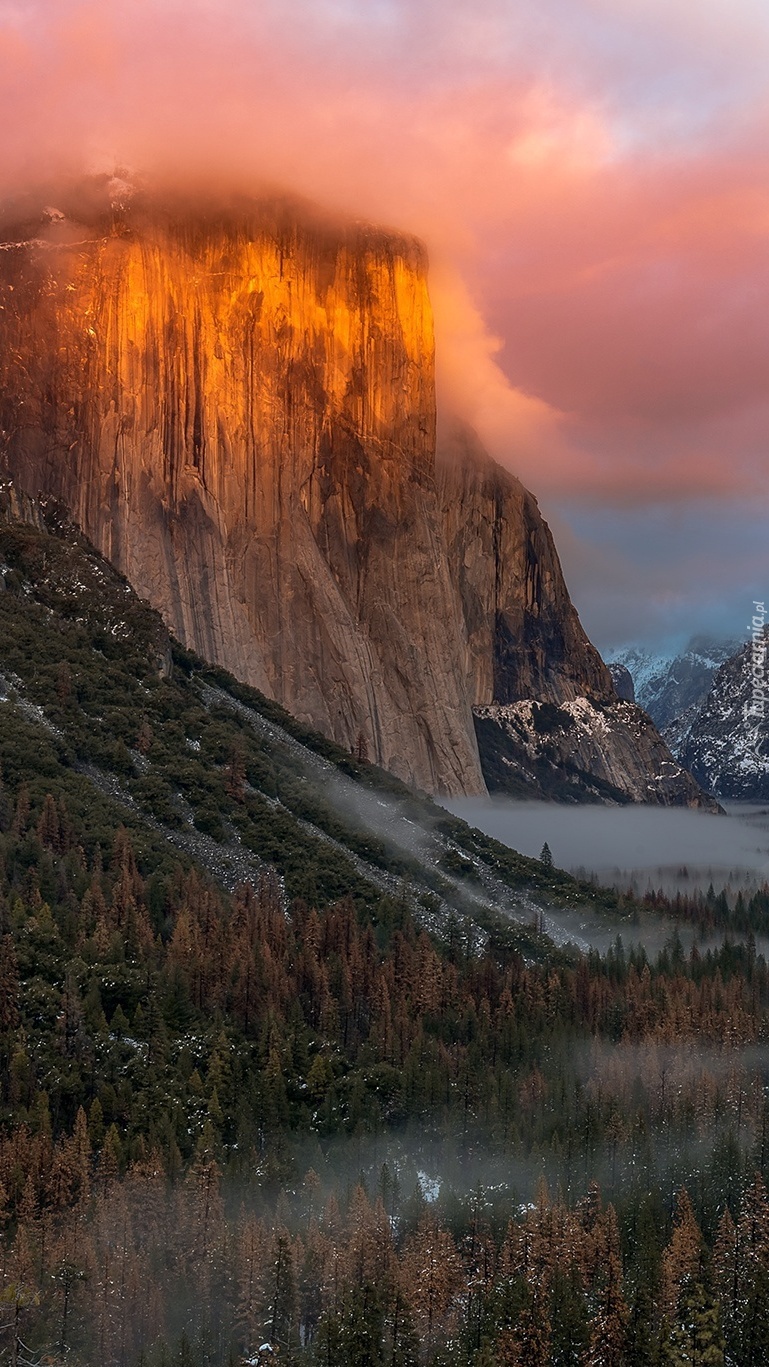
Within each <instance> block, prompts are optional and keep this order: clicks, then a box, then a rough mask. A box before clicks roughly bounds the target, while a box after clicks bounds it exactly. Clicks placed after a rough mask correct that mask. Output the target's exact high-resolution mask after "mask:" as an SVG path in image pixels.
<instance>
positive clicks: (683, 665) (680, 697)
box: [608, 636, 739, 755]
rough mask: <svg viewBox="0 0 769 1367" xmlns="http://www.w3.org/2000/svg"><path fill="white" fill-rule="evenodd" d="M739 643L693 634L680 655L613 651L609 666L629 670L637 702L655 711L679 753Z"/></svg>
mask: <svg viewBox="0 0 769 1367" xmlns="http://www.w3.org/2000/svg"><path fill="white" fill-rule="evenodd" d="M738 645H739V642H738V641H736V640H719V639H718V638H716V637H712V636H693V637H692V638H691V640H690V641H689V643H688V645H687V646H686V648H685V650H683V651H682V652H681V653H680V654H679V655H665V654H658V653H655V652H653V651H649V650H645V649H644V648H643V647H642V646H629V647H627V648H625V649H623V650H619V651H615V652H612V653H611V654H610V655H609V657H608V665H609V669H610V670H611V671H612V675H613V676H614V674H615V672H616V671H619V670H620V669H625V670H626V671H627V672H628V673H629V674H630V677H631V679H632V682H633V686H634V689H635V701H636V702H637V703H638V704H639V705H640V706H641V707H643V709H644V711H646V712H648V713H649V716H650V717H651V719H652V721H653V722H654V723H655V724H656V726H657V727H658V728H659V730H660V731H661V732H662V734H663V736H664V738H665V740H666V741H667V743H668V745H669V746H670V748H671V750H672V751H673V753H674V754H675V755H678V754H679V750H680V746H681V742H682V739H683V736H684V735H685V734H686V732H687V731H688V728H689V726H690V725H691V722H692V720H693V718H694V716H695V715H696V713H697V711H698V710H699V708H700V707H701V705H702V703H703V702H704V700H705V698H706V697H707V695H708V691H709V689H710V686H711V684H712V682H713V680H714V678H715V676H716V673H717V671H718V670H719V669H720V667H721V665H722V664H724V662H725V661H726V660H728V659H729V657H730V656H731V655H732V654H733V653H734V651H735V650H736V649H737V647H738Z"/></svg>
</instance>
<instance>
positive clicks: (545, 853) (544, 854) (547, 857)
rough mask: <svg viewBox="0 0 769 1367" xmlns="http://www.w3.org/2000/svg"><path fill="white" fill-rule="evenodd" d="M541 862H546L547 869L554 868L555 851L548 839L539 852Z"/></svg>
mask: <svg viewBox="0 0 769 1367" xmlns="http://www.w3.org/2000/svg"><path fill="white" fill-rule="evenodd" d="M539 862H540V864H544V866H545V868H546V869H552V867H553V853H552V850H551V849H550V846H549V845H548V843H547V841H545V843H544V845H543V846H542V849H541V850H540V852H539Z"/></svg>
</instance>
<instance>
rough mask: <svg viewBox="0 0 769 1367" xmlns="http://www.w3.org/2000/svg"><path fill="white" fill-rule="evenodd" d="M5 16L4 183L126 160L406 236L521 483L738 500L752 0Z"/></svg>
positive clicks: (751, 348) (29, 10)
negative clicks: (274, 192) (357, 218)
mask: <svg viewBox="0 0 769 1367" xmlns="http://www.w3.org/2000/svg"><path fill="white" fill-rule="evenodd" d="M3 15H4V17H3V18H2V19H0V90H1V91H2V92H3V93H2V96H0V119H2V122H3V127H4V130H5V131H4V139H3V144H4V145H3V153H2V160H1V161H0V187H2V188H4V189H6V190H12V189H13V188H15V187H16V186H18V185H19V183H21V182H24V181H28V180H30V179H34V178H36V177H38V178H39V177H42V176H45V175H49V174H51V173H53V172H57V171H63V172H70V171H71V170H72V169H74V168H76V167H79V166H86V167H91V168H97V167H98V168H102V167H105V166H107V165H113V164H117V163H128V164H129V165H132V166H134V167H137V168H146V169H149V170H150V171H152V170H155V171H158V172H160V173H163V174H170V173H174V174H177V175H182V176H193V175H194V176H198V177H201V178H203V179H206V178H210V177H212V176H214V175H216V176H217V177H219V178H220V179H222V180H225V181H235V182H237V183H238V184H239V185H241V186H243V187H246V188H247V187H258V186H259V185H260V184H261V183H263V182H265V181H268V182H278V183H282V184H285V185H287V186H289V187H291V188H295V189H297V190H298V191H300V192H302V193H305V194H307V195H310V196H312V197H314V198H317V199H320V200H321V201H324V202H325V203H327V204H330V205H331V206H334V207H338V208H340V209H343V210H346V211H350V212H353V213H358V214H363V215H367V216H370V217H374V218H377V219H379V220H383V221H387V222H390V223H393V224H394V225H396V226H399V227H402V228H407V229H412V230H414V231H416V232H418V233H419V234H420V235H422V236H424V237H425V238H426V239H427V241H428V243H429V244H430V247H431V252H432V255H433V258H434V265H435V278H434V295H435V304H436V316H437V323H438V340H439V347H440V348H441V353H442V354H441V372H440V382H441V391H442V394H443V395H444V397H445V399H446V401H447V402H449V401H453V402H455V403H457V404H460V405H461V406H462V407H464V408H466V409H468V410H469V411H470V412H471V415H472V416H473V418H474V420H475V421H476V422H477V423H478V425H479V427H480V428H481V430H482V432H483V433H484V434H485V435H486V436H487V438H488V440H489V441H490V442H491V444H492V445H493V447H494V449H495V451H496V452H497V453H498V454H500V456H501V457H502V458H504V459H505V460H506V461H507V462H508V463H509V464H510V465H511V466H512V467H513V468H516V469H517V470H518V471H519V472H520V473H521V474H522V475H523V476H524V477H525V478H527V479H528V480H529V481H530V482H531V483H532V484H533V485H534V487H535V488H536V489H538V490H542V491H544V492H545V494H547V493H548V492H549V491H557V492H558V493H559V494H562V495H563V494H565V495H570V496H585V497H589V498H592V499H600V498H604V499H609V500H612V501H623V500H624V501H628V500H648V501H654V500H657V499H671V498H677V497H684V496H687V495H688V494H690V493H691V490H692V488H693V487H695V488H696V489H697V490H699V491H700V492H701V493H703V494H705V495H708V496H711V497H714V498H720V497H723V496H724V495H725V494H727V493H729V492H730V491H731V492H732V493H734V494H739V493H751V492H755V491H756V490H757V489H760V487H761V484H762V480H763V460H764V451H763V439H762V431H763V430H764V428H763V424H764V418H765V412H766V407H765V405H766V395H765V375H764V371H765V357H766V355H767V344H768V343H769V335H768V333H769V323H768V322H767V319H769V309H767V286H768V285H769V272H768V271H767V264H766V263H767V260H769V257H768V256H767V250H766V249H767V235H768V234H769V194H768V193H767V191H766V188H765V187H766V185H767V184H768V183H769V179H768V178H767V171H769V166H767V161H768V160H769V156H768V155H767V153H766V150H765V148H766V146H767V140H766V131H767V129H766V125H767V118H766V112H767V111H766V110H765V109H763V108H762V107H761V105H760V99H759V95H758V94H756V93H755V91H757V89H758V87H757V85H756V84H755V82H754V79H753V77H754V72H755V70H757V67H758V65H760V61H759V59H760V57H761V55H762V54H763V56H764V57H765V56H766V52H767V47H769V40H768V39H767V33H768V32H769V30H768V29H767V25H766V23H765V22H764V19H763V17H762V13H761V10H760V9H757V8H756V7H755V6H754V5H751V4H749V3H747V0H744V2H743V3H738V4H736V5H735V4H733V5H732V6H731V7H730V9H729V11H728V15H727V11H726V10H725V9H724V7H723V5H722V4H721V3H720V0H707V3H706V4H704V6H697V7H696V8H695V7H693V6H692V5H690V4H688V3H683V2H681V3H678V4H677V5H673V6H671V5H669V4H666V5H665V6H663V5H662V4H661V3H659V4H657V3H656V0H655V3H653V4H649V3H648V0H643V3H641V0H623V3H622V4H621V5H620V4H614V3H612V5H611V6H610V5H609V3H608V0H578V3H577V4H574V3H570V4H567V3H563V0H561V2H560V3H559V0H549V3H543V4H542V5H541V6H536V7H534V6H526V5H523V4H522V5H521V6H514V5H513V6H511V5H510V4H509V3H503V2H502V0H496V2H495V0H485V2H484V3H480V4H476V5H474V6H472V7H471V5H470V4H469V0H445V3H441V4H438V3H437V0H411V2H410V3H403V2H402V0H401V3H397V2H396V0H381V3H380V2H378V0H377V2H376V3H374V0H370V2H369V3H368V4H363V5H361V4H360V3H358V4H354V3H352V0H326V3H313V4H309V3H301V0H283V3H280V4H278V3H277V0H275V2H274V3H268V0H261V2H260V3H249V4H246V3H245V2H244V0H242V2H241V3H239V2H238V0H188V3H186V4H181V3H180V2H179V0H173V2H172V0H134V2H133V3H131V4H128V3H125V0H121V2H120V3H116V4H114V5H109V6H106V5H104V4H96V3H93V0H83V2H81V3H73V0H40V2H39V3H38V4H37V5H35V4H28V5H24V6H22V5H17V6H16V7H15V8H14V7H13V6H11V7H6V9H5V10H4V11H3ZM729 15H730V16H731V18H729V17H728V16H729ZM719 24H720V25H721V30H720V31H721V39H720V40H719ZM655 41H656V44H657V46H656V48H655ZM545 54H546V55H545ZM639 54H640V55H639ZM719 54H720V56H721V59H722V60H721V69H720V70H721V75H720V76H719V79H720V80H721V85H719V86H718V89H717V90H715V91H714V86H713V74H712V73H713V71H714V70H716V69H717V65H716V64H717V62H718V59H719ZM741 77H743V78H744V88H745V90H747V91H748V96H749V97H748V98H746V99H744V100H743V101H742V102H740V99H739V96H738V95H737V94H736V93H735V92H737V91H738V90H739V87H740V78H741ZM495 339H499V341H498V342H497V340H495Z"/></svg>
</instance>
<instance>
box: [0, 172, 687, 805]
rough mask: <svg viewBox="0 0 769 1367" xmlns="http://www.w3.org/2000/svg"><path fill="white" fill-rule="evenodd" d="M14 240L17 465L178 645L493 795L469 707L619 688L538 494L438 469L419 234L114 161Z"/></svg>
mask: <svg viewBox="0 0 769 1367" xmlns="http://www.w3.org/2000/svg"><path fill="white" fill-rule="evenodd" d="M0 237H1V238H2V240H0V473H2V472H4V473H5V474H6V475H7V476H9V477H10V478H12V479H13V480H14V481H15V483H16V485H17V486H18V488H19V489H20V490H22V491H26V492H27V493H29V494H31V495H37V494H38V493H43V494H45V495H52V496H55V497H56V498H58V499H60V500H62V502H63V503H65V504H66V505H67V506H68V508H69V509H70V510H71V512H72V515H73V517H74V519H75V520H76V521H77V523H78V524H79V525H80V527H81V528H82V529H83V531H84V532H85V533H86V535H87V536H88V537H89V538H90V539H91V540H92V541H93V542H94V543H95V545H96V546H97V547H98V549H99V550H100V551H101V552H102V553H103V554H105V555H106V556H107V557H108V558H109V559H110V560H111V561H112V562H113V563H114V564H115V565H116V566H117V567H118V569H120V570H121V571H122V572H123V573H124V574H125V575H126V576H127V578H128V579H129V580H130V581H131V583H132V584H133V585H134V587H135V588H136V589H137V591H138V592H139V593H140V594H141V595H142V596H143V597H145V598H146V599H148V600H149V601H150V602H151V603H152V605H153V606H154V607H155V608H157V609H158V610H159V611H160V612H161V613H162V615H163V617H164V619H165V621H166V622H167V624H168V626H169V627H170V628H171V630H172V631H173V632H174V633H175V634H176V635H177V636H178V637H179V639H180V640H181V641H183V642H184V643H185V644H186V645H188V646H189V647H191V648H193V649H194V650H196V651H197V652H198V653H199V654H201V655H202V656H204V657H206V658H208V659H210V660H213V661H216V662H218V663H221V664H223V665H225V666H226V667H227V668H228V669H230V670H232V672H233V673H235V674H236V675H238V676H240V677H241V678H243V679H244V680H245V681H247V682H249V683H252V684H254V685H255V686H256V687H258V688H260V689H261V690H263V691H264V692H265V693H267V694H268V695H270V696H272V697H274V698H276V699H278V701H280V702H281V703H282V704H283V705H284V706H285V707H286V708H288V709H289V710H290V711H291V712H292V713H294V715H296V716H297V717H298V718H299V719H301V720H302V721H304V722H307V723H310V724H311V725H313V726H315V727H317V728H319V729H320V730H322V731H324V732H326V733H327V734H328V735H330V736H332V737H334V739H336V740H337V741H339V742H340V743H341V744H342V745H345V746H348V747H349V748H354V747H357V746H358V745H359V744H360V743H361V740H363V741H364V742H365V747H366V750H367V753H368V755H369V757H370V758H371V759H373V760H375V761H377V762H378V763H379V764H381V765H383V766H384V767H386V768H388V769H391V770H392V771H393V772H394V773H396V774H398V775H399V776H400V777H402V778H404V779H406V780H407V781H410V782H413V783H414V784H416V785H417V786H418V787H420V788H423V789H426V790H428V791H431V792H443V793H447V794H471V793H479V792H483V791H485V783H484V776H483V772H482V766H481V758H480V756H479V750H478V744H477V740H476V732H475V724H474V719H473V711H472V709H473V706H474V705H476V704H479V705H487V704H492V703H496V704H500V705H503V706H504V705H509V704H513V703H515V702H517V701H519V700H522V699H535V700H539V701H542V702H546V703H550V704H554V705H558V704H561V703H566V702H569V701H571V700H574V699H577V698H581V697H585V696H586V697H588V698H590V699H592V700H593V701H594V702H596V704H601V705H602V704H606V703H609V702H611V701H612V700H615V695H614V692H613V688H612V683H611V679H610V676H609V674H608V671H607V670H606V667H605V666H604V665H603V663H602V661H601V660H600V658H599V657H598V655H597V653H596V651H595V650H594V649H593V647H592V646H591V645H590V642H589V641H588V640H587V637H586V636H585V633H584V631H583V630H582V627H581V625H580V623H579V619H578V617H577V614H576V612H575V610H574V608H573V606H572V604H571V602H570V600H569V596H568V593H567V590H566V587H565V584H564V581H563V575H562V573H561V568H560V565H559V563H558V557H557V555H556V552H555V548H554V546H553V541H552V537H551V536H550V532H549V530H548V528H547V526H546V524H545V523H544V522H543V520H542V518H541V516H540V513H539V510H538V508H537V504H536V501H535V500H534V498H533V497H532V496H531V495H530V494H529V493H528V492H527V491H526V490H525V489H523V487H522V486H521V485H520V484H519V483H518V482H517V481H516V480H515V479H513V478H512V476H509V475H508V474H506V472H504V471H502V470H501V469H499V467H497V466H495V465H494V464H493V462H491V461H490V460H489V458H488V456H486V455H485V453H483V452H482V451H481V450H480V449H479V448H478V444H477V442H476V441H475V439H474V438H473V437H472V435H471V434H468V432H467V430H466V429H461V428H457V427H455V428H454V429H453V430H452V432H451V433H450V434H449V436H448V437H447V439H446V440H445V442H443V443H442V451H441V458H440V460H439V461H438V463H437V466H436V439H435V393H434V358H433V351H434V342H433V325H432V314H431V309H430V302H429V297H428V291H427V273H426V260H425V253H424V250H423V248H422V247H421V245H420V244H419V243H418V242H417V241H415V240H414V239H413V238H410V237H405V236H402V235H399V234H396V233H392V232H388V231H384V230H381V229H377V228H373V227H371V226H370V225H368V224H364V223H355V222H344V223H337V222H333V221H331V220H329V219H328V218H326V217H324V216H323V215H321V214H320V213H318V212H316V211H314V210H312V209H310V208H308V207H307V206H302V205H299V204H296V203H293V202H289V201H286V200H275V201H266V200H264V201H260V202H258V203H254V202H248V203H229V204H226V205H222V204H221V203H219V204H216V205H211V204H209V205H201V202H200V201H199V200H197V201H194V202H193V201H183V200H180V199H178V198H177V199H175V200H171V199H163V198H161V197H158V196H157V195H156V196H154V197H152V199H149V198H144V197H143V196H142V195H141V194H139V193H137V194H134V195H133V196H132V195H130V194H129V193H126V187H125V185H124V184H122V183H121V184H119V185H118V187H117V190H116V189H115V185H114V183H110V182H108V181H107V179H106V178H101V179H96V180H91V181H89V182H87V183H86V184H85V185H81V186H79V187H76V188H74V189H71V190H69V191H67V192H66V193H60V194H59V195H58V197H57V199H56V202H55V205H51V204H50V203H49V207H47V208H45V207H44V206H43V204H42V202H39V203H37V204H33V203H31V202H30V203H28V204H26V205H23V206H20V205H18V204H17V205H16V206H14V207H13V208H11V209H8V210H7V211H6V212H5V213H4V215H3V216H2V217H1V218H0ZM607 743H608V742H607ZM628 744H629V745H630V746H631V749H633V748H634V747H635V749H634V754H636V757H637V763H636V767H637V768H639V767H640V768H641V769H643V767H644V765H647V764H648V765H654V764H656V763H657V761H658V756H657V755H656V754H652V753H651V751H649V752H648V753H647V749H648V747H647V749H645V748H644V744H643V743H641V745H640V749H639V748H638V745H637V744H636V741H628ZM614 758H615V760H616V763H614V768H615V769H616V767H617V765H618V764H620V763H621V761H620V759H619V758H618V757H617V756H615V757H614ZM682 800H685V799H682Z"/></svg>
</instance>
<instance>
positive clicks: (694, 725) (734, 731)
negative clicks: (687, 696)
mask: <svg viewBox="0 0 769 1367" xmlns="http://www.w3.org/2000/svg"><path fill="white" fill-rule="evenodd" d="M764 641H765V645H764V653H765V655H766V652H768V651H769V628H766V629H765V631H764ZM752 665H753V645H752V642H750V641H747V642H746V643H745V644H744V645H743V646H741V647H740V649H739V650H737V651H735V653H734V654H733V655H731V656H730V657H729V659H728V660H727V661H726V662H725V663H724V664H722V665H721V668H720V669H719V670H718V673H717V674H716V676H715V678H714V680H713V684H712V687H711V689H710V691H709V692H708V695H707V697H706V699H705V701H704V703H703V704H702V706H701V707H699V708H698V709H696V711H695V713H694V716H690V717H689V724H688V727H687V730H686V733H685V735H684V736H683V738H682V742H681V760H682V762H683V763H684V764H685V765H686V767H687V768H688V769H690V770H691V772H692V773H693V774H694V775H695V777H696V778H697V779H698V781H699V782H700V783H702V784H703V785H704V786H705V787H706V788H708V789H709V791H710V792H713V793H715V794H716V795H717V796H718V797H722V798H741V799H746V800H753V801H759V802H764V801H769V708H765V709H764V711H765V713H766V715H764V716H761V715H760V711H759V710H758V709H756V708H755V707H754V706H753V679H752Z"/></svg>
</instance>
